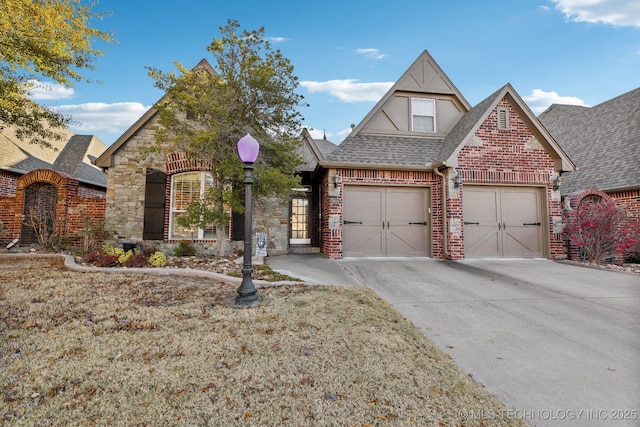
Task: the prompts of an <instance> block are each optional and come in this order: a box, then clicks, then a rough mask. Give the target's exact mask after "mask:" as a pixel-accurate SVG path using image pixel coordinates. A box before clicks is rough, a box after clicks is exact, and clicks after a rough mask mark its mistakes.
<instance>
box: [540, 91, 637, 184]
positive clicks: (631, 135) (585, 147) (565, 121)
mask: <svg viewBox="0 0 640 427" xmlns="http://www.w3.org/2000/svg"><path fill="white" fill-rule="evenodd" d="M539 119H540V121H541V122H542V123H543V124H544V126H545V127H546V128H547V129H548V130H549V132H550V133H551V134H552V135H553V136H554V138H555V139H556V141H558V143H559V144H560V146H562V148H563V149H565V150H566V152H567V153H568V154H569V156H571V158H572V159H573V161H574V162H575V163H576V165H577V167H578V170H577V171H575V172H572V173H570V174H567V175H563V176H562V185H561V187H560V188H561V192H562V194H569V193H573V192H576V191H582V190H590V189H598V190H602V191H616V190H627V189H633V188H639V187H640V166H638V165H640V88H637V89H634V90H632V91H630V92H627V93H625V94H622V95H620V96H618V97H615V98H613V99H610V100H608V101H605V102H603V103H601V104H599V105H596V106H595V107H591V108H587V107H579V106H568V105H559V104H553V105H551V106H550V107H549V108H548V109H547V110H545V111H544V112H543V113H542V114H540V116H539Z"/></svg>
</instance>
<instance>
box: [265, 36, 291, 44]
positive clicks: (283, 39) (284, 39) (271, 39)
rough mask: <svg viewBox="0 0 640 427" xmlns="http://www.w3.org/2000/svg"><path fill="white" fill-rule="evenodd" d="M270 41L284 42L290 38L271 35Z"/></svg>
mask: <svg viewBox="0 0 640 427" xmlns="http://www.w3.org/2000/svg"><path fill="white" fill-rule="evenodd" d="M269 41H270V42H271V43H283V42H286V41H289V39H288V38H286V37H269Z"/></svg>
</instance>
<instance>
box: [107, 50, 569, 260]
mask: <svg viewBox="0 0 640 427" xmlns="http://www.w3.org/2000/svg"><path fill="white" fill-rule="evenodd" d="M205 62H206V61H205ZM198 66H204V67H210V66H209V65H208V64H205V63H201V64H199V65H198ZM157 126H158V123H157V111H155V110H154V109H153V108H152V109H150V110H149V111H148V112H147V113H146V114H145V115H143V116H142V117H141V118H140V120H138V121H137V122H136V123H135V124H134V125H133V126H132V127H131V128H130V129H129V130H127V131H126V132H125V133H124V134H123V135H122V136H121V137H120V138H119V139H118V140H117V141H116V142H115V143H114V144H113V145H112V146H111V147H109V149H107V150H106V151H105V152H104V153H103V154H102V155H101V156H100V158H99V159H98V160H97V162H96V164H97V165H98V166H100V167H102V168H104V169H105V170H107V173H108V184H107V188H108V190H107V206H106V222H107V226H108V228H112V229H116V230H117V231H118V238H119V239H120V240H122V241H144V240H156V241H159V242H162V243H172V242H175V241H177V240H182V239H190V240H193V241H195V242H197V243H203V244H205V245H206V244H208V243H209V242H212V240H213V237H212V234H211V233H210V231H208V230H188V231H187V230H182V229H181V228H180V227H179V226H177V225H176V224H175V222H174V221H173V220H172V218H173V216H174V215H176V214H178V212H177V211H175V209H174V207H175V206H176V200H178V199H180V200H182V198H184V197H186V196H185V190H184V189H187V188H191V189H193V188H195V187H194V186H196V187H197V186H198V185H206V179H207V178H206V170H207V167H208V165H204V164H201V163H202V162H199V161H198V159H189V158H187V157H186V156H185V155H184V154H182V153H174V152H168V153H156V154H153V155H145V156H142V155H141V152H142V151H144V150H145V149H146V148H148V147H149V146H150V145H151V144H153V143H154V130H155V129H156V128H157ZM300 149H301V150H302V151H301V153H302V155H303V157H304V159H305V160H306V165H305V166H304V167H303V168H302V169H301V170H300V175H301V185H300V187H299V188H294V189H292V190H291V200H290V201H289V203H288V204H284V205H283V204H281V203H275V201H274V202H273V203H270V204H269V203H263V204H261V205H260V206H258V207H256V208H255V212H254V224H253V226H254V228H255V230H256V231H261V232H266V233H267V235H268V243H267V249H268V253H269V254H279V253H288V252H321V253H323V254H324V255H326V256H327V257H330V258H341V257H352V256H357V257H389V256H416V257H435V258H449V259H462V258H485V257H546V258H559V257H563V256H564V252H563V242H562V237H561V231H562V206H561V199H560V191H561V190H560V187H561V179H560V176H561V175H562V174H564V173H566V172H571V171H573V170H574V169H575V166H574V164H573V162H572V161H571V159H570V158H569V156H568V155H567V154H566V153H565V152H564V150H563V149H562V148H561V147H560V146H559V145H558V143H557V142H556V140H555V139H554V138H553V137H552V135H551V134H550V133H549V132H548V130H547V129H546V128H545V127H544V126H542V125H541V123H540V122H539V120H538V118H537V117H536V116H535V115H534V114H533V113H532V112H531V110H530V109H529V108H528V107H527V105H526V104H525V103H524V101H523V100H522V98H521V97H520V96H519V95H518V94H517V93H516V91H515V89H514V88H513V87H512V86H511V85H510V84H506V85H504V86H503V87H501V88H499V89H498V90H496V91H495V92H494V93H492V94H490V95H489V96H488V97H487V98H486V99H485V100H484V101H482V102H480V103H479V104H478V105H476V106H475V107H472V106H471V105H470V104H469V103H468V101H467V100H466V99H465V98H464V96H463V95H462V94H461V93H460V92H459V91H458V89H457V88H456V87H455V85H454V84H453V83H452V82H451V81H450V79H449V78H448V77H447V75H446V74H445V73H444V72H443V71H442V69H441V68H440V67H439V66H438V64H437V63H436V62H435V61H434V59H433V58H432V57H431V56H430V55H429V53H428V52H427V51H424V52H423V53H422V54H420V56H419V57H418V58H417V59H416V61H415V62H414V63H413V64H411V66H410V67H409V69H408V70H407V71H406V72H405V73H404V74H403V75H402V76H401V77H400V79H399V80H398V81H397V82H396V83H395V84H394V85H393V87H391V89H390V90H389V91H388V92H387V93H386V94H385V95H384V96H383V97H382V99H380V101H379V102H378V103H377V104H376V105H375V106H374V107H373V109H372V110H371V111H370V112H369V113H368V114H367V115H366V116H365V117H364V119H363V120H362V121H361V122H360V124H358V125H357V126H354V127H353V129H352V132H351V134H350V135H349V136H348V137H347V138H346V139H345V140H344V141H343V142H342V143H341V144H340V145H339V146H335V145H334V144H332V143H330V142H329V141H327V140H326V139H325V138H323V139H313V138H311V137H310V135H309V134H308V133H307V132H303V135H302V137H301V147H300ZM190 194H191V193H190ZM193 194H195V192H193ZM174 211H175V212H174ZM240 223H241V222H240V221H233V223H232V224H230V227H229V228H230V231H229V234H228V238H229V240H230V241H232V240H236V237H239V238H240V239H241V238H242V237H241V236H242V234H241V233H238V235H236V233H235V232H234V230H237V229H240ZM236 224H237V225H238V226H237V227H236Z"/></svg>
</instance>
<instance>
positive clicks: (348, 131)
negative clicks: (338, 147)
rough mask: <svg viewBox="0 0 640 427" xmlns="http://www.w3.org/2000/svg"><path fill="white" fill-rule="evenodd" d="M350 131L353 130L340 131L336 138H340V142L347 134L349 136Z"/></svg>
mask: <svg viewBox="0 0 640 427" xmlns="http://www.w3.org/2000/svg"><path fill="white" fill-rule="evenodd" d="M352 130H353V129H351V128H349V129H345V130H341V131H340V132H338V136H339V137H340V140H343V139H345V138H346V137H348V136H349V134H351V131H352Z"/></svg>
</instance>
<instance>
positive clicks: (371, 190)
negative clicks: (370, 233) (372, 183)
mask: <svg viewBox="0 0 640 427" xmlns="http://www.w3.org/2000/svg"><path fill="white" fill-rule="evenodd" d="M348 193H349V194H348V197H347V195H346V196H345V200H344V205H343V214H342V216H343V218H344V221H345V223H353V224H356V223H362V224H363V225H375V226H382V217H383V209H384V192H382V191H381V189H380V188H376V187H349V192H348Z"/></svg>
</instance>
